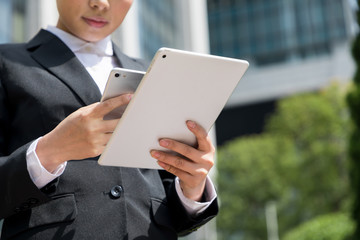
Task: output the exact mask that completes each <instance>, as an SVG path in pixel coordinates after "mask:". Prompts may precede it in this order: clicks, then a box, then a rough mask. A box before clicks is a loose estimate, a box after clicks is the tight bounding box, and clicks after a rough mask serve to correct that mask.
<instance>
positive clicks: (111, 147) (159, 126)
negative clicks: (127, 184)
mask: <svg viewBox="0 0 360 240" xmlns="http://www.w3.org/2000/svg"><path fill="white" fill-rule="evenodd" d="M248 66H249V63H248V62H247V61H244V60H238V59H232V58H225V57H218V56H212V55H205V54H198V53H193V52H187V51H181V50H175V49H169V48H161V49H159V50H158V52H157V53H156V55H155V56H154V58H153V60H152V62H151V65H150V67H149V68H148V70H147V72H146V74H145V76H144V77H143V79H142V81H141V82H140V84H139V86H138V88H137V90H136V92H135V94H134V96H133V98H132V100H131V101H130V103H129V105H128V107H127V108H126V110H125V112H124V114H123V116H122V118H121V119H120V121H119V123H118V125H117V127H116V129H115V131H114V133H113V135H112V137H111V139H110V141H109V143H108V144H107V147H106V149H105V151H104V152H103V154H102V155H101V156H100V158H99V164H101V165H109V166H122V167H135V168H149V169H160V167H159V166H158V164H157V161H156V159H154V158H152V157H151V156H150V151H151V150H152V149H158V150H165V149H164V148H162V147H160V146H159V142H158V141H159V139H161V138H172V139H175V140H178V141H181V142H184V143H187V144H190V145H194V144H195V143H196V139H195V136H194V135H193V134H192V133H191V132H190V131H189V130H188V129H187V127H186V121H187V120H193V121H195V122H197V123H198V124H200V125H201V126H203V127H204V128H205V129H206V130H207V131H209V130H210V128H211V127H212V125H213V124H214V122H215V120H216V118H217V117H218V116H219V114H220V112H221V110H222V109H223V107H224V106H225V104H226V102H227V100H228V98H229V97H230V95H231V93H232V92H233V90H234V89H235V87H236V85H237V84H238V82H239V81H240V79H241V78H242V76H243V75H244V73H245V71H246V70H247V68H248Z"/></svg>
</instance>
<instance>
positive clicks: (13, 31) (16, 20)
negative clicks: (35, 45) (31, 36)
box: [0, 0, 25, 43]
mask: <svg viewBox="0 0 360 240" xmlns="http://www.w3.org/2000/svg"><path fill="white" fill-rule="evenodd" d="M24 32H25V5H24V4H23V1H20V0H0V43H6V42H21V41H23V40H24V39H25V36H24V35H25V34H24Z"/></svg>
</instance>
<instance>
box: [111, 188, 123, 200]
mask: <svg viewBox="0 0 360 240" xmlns="http://www.w3.org/2000/svg"><path fill="white" fill-rule="evenodd" d="M122 191H123V188H122V187H121V186H119V185H116V186H115V187H113V188H112V189H111V191H110V195H111V196H112V197H113V198H119V197H120V196H121V193H122Z"/></svg>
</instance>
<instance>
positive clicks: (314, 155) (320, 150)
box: [217, 86, 349, 240]
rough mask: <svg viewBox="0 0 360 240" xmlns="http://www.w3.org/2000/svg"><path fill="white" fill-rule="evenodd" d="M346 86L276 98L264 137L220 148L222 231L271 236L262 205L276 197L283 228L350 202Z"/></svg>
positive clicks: (226, 236) (241, 236)
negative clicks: (344, 87) (343, 88)
mask: <svg viewBox="0 0 360 240" xmlns="http://www.w3.org/2000/svg"><path fill="white" fill-rule="evenodd" d="M344 96H345V91H343V90H342V89H341V88H340V87H339V86H332V87H330V88H328V89H326V90H324V91H321V92H318V93H312V94H302V95H299V96H294V97H290V98H287V99H283V100H281V101H279V103H278V106H277V110H276V112H275V113H274V114H273V115H272V116H271V117H270V118H269V119H268V121H267V126H266V131H265V133H264V134H262V135H258V136H249V137H245V138H240V139H236V140H234V141H231V142H229V143H227V144H225V145H224V146H222V147H221V148H220V149H219V157H218V165H217V166H218V172H219V174H218V184H219V185H218V191H219V197H220V203H221V206H220V214H219V216H218V218H217V223H218V228H219V235H220V236H221V237H223V239H231V237H236V238H235V239H246V240H248V239H249V240H250V239H254V240H255V239H266V235H267V230H266V222H265V213H264V207H265V205H266V203H267V202H269V201H275V202H276V205H277V210H278V222H279V233H280V236H282V235H283V234H284V233H285V232H287V231H289V230H290V229H292V228H294V227H295V226H297V225H298V224H300V223H302V222H305V221H307V220H309V219H311V218H313V217H315V216H318V215H322V214H326V213H331V212H337V211H340V210H343V209H346V206H347V204H348V201H347V200H348V174H347V173H348V169H347V154H346V149H347V137H348V132H349V121H348V118H349V117H348V113H347V109H346V104H345V100H344V99H345V97H344Z"/></svg>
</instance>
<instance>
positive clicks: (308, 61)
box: [207, 0, 356, 145]
mask: <svg viewBox="0 0 360 240" xmlns="http://www.w3.org/2000/svg"><path fill="white" fill-rule="evenodd" d="M354 2H355V1H354V0H272V1H268V0H207V7H208V22H209V33H210V34H209V35H210V49H211V53H212V54H215V55H222V56H228V57H234V58H241V59H246V60H248V61H249V62H250V67H249V70H248V71H247V73H246V74H245V77H244V78H243V79H242V80H241V81H240V83H239V85H238V87H237V88H236V89H235V91H234V92H233V95H232V96H231V98H230V100H229V102H228V104H227V105H226V109H225V110H224V111H223V112H222V114H221V115H220V117H219V119H218V120H217V129H221V130H219V131H217V140H218V144H220V145H221V144H222V143H224V142H225V141H228V140H230V139H232V138H235V137H238V136H241V135H247V134H254V133H260V132H261V131H262V129H263V125H264V121H265V119H266V116H267V115H268V114H269V113H271V112H272V111H273V110H274V108H275V105H276V101H277V99H280V98H283V97H286V96H289V95H292V94H296V93H301V92H311V91H317V90H319V89H321V88H323V87H325V86H327V85H328V84H329V83H330V82H331V81H334V80H337V81H339V82H347V81H349V80H350V79H351V78H352V76H353V73H354V69H355V66H354V63H353V60H352V57H351V54H350V50H349V49H350V43H351V39H352V36H353V35H354V32H355V31H354V29H355V28H356V23H355V17H354V5H353V4H354Z"/></svg>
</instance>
